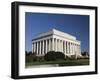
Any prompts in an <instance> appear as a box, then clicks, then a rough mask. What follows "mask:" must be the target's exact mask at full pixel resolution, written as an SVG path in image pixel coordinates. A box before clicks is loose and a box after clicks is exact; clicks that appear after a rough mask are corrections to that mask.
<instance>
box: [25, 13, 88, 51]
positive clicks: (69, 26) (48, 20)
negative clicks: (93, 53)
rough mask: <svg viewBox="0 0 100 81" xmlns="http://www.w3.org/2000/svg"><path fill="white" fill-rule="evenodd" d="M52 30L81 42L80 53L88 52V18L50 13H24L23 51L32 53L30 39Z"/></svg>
mask: <svg viewBox="0 0 100 81" xmlns="http://www.w3.org/2000/svg"><path fill="white" fill-rule="evenodd" d="M52 28H55V29H57V30H59V31H62V32H65V33H68V34H71V35H73V36H75V37H76V39H77V40H79V41H81V51H82V52H84V51H88V52H89V16H88V15H71V14H51V13H33V12H26V13H25V50H26V51H28V52H29V51H32V39H33V38H34V37H35V36H36V35H37V34H39V33H41V32H46V31H48V30H50V29H52Z"/></svg>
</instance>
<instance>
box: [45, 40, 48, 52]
mask: <svg viewBox="0 0 100 81" xmlns="http://www.w3.org/2000/svg"><path fill="white" fill-rule="evenodd" d="M45 42H46V43H45V44H46V46H45V48H46V49H45V52H46V53H47V49H48V47H47V40H45Z"/></svg>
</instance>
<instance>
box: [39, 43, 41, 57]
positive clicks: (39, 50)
mask: <svg viewBox="0 0 100 81" xmlns="http://www.w3.org/2000/svg"><path fill="white" fill-rule="evenodd" d="M40 54H41V41H40V42H39V55H40Z"/></svg>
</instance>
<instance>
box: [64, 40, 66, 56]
mask: <svg viewBox="0 0 100 81" xmlns="http://www.w3.org/2000/svg"><path fill="white" fill-rule="evenodd" d="M64 53H65V54H66V41H64Z"/></svg>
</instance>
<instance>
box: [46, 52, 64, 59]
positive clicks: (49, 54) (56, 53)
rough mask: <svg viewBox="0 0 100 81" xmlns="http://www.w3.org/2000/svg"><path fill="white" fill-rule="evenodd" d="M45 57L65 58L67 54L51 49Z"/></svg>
mask: <svg viewBox="0 0 100 81" xmlns="http://www.w3.org/2000/svg"><path fill="white" fill-rule="evenodd" d="M44 59H45V60H46V61H56V60H64V59H65V55H64V54H63V53H62V52H55V51H50V52H48V53H47V54H46V55H45V56H44Z"/></svg>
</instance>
